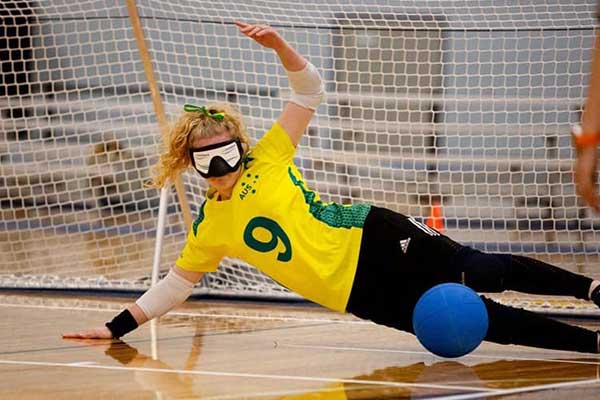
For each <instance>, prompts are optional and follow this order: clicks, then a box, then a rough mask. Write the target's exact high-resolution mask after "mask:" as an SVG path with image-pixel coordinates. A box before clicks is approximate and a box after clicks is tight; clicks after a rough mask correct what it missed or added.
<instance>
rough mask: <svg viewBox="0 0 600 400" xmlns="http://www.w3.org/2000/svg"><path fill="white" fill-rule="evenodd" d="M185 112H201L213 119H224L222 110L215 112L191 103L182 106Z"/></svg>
mask: <svg viewBox="0 0 600 400" xmlns="http://www.w3.org/2000/svg"><path fill="white" fill-rule="evenodd" d="M183 111H185V112H201V113H203V114H204V115H206V116H207V117H211V118H212V119H214V120H215V121H223V120H224V119H225V113H224V112H215V111H214V110H208V109H207V108H206V107H204V106H195V105H193V104H186V105H184V106H183Z"/></svg>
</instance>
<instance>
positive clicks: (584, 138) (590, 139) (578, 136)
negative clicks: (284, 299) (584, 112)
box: [571, 125, 600, 150]
mask: <svg viewBox="0 0 600 400" xmlns="http://www.w3.org/2000/svg"><path fill="white" fill-rule="evenodd" d="M571 138H572V140H573V146H575V148H576V149H577V150H581V149H587V148H588V147H593V146H595V145H597V144H598V143H599V142H600V133H583V131H582V129H581V126H580V125H575V126H574V127H573V129H571Z"/></svg>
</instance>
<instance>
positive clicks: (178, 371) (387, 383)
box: [0, 360, 498, 394]
mask: <svg viewBox="0 0 600 400" xmlns="http://www.w3.org/2000/svg"><path fill="white" fill-rule="evenodd" d="M0 364H6V365H31V366H38V367H67V368H91V369H106V370H115V371H141V372H162V373H166V374H181V375H206V376H219V377H235V378H255V379H279V380H291V381H310V382H325V383H353V384H362V385H377V386H388V387H414V388H426V389H446V390H457V389H459V390H465V391H470V392H482V391H485V392H487V393H488V394H489V393H495V392H497V391H498V389H490V388H481V387H471V386H455V385H435V384H428V383H408V382H390V381H372V380H361V379H343V378H340V379H338V378H321V377H316V376H294V375H271V374H251V373H244V372H218V371H205V370H185V369H166V368H141V367H121V366H118V365H117V366H110V365H100V364H95V365H91V364H80V363H59V362H46V361H19V360H0Z"/></svg>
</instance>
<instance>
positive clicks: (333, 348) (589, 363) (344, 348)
mask: <svg viewBox="0 0 600 400" xmlns="http://www.w3.org/2000/svg"><path fill="white" fill-rule="evenodd" d="M277 345H278V346H279V347H292V348H300V349H302V348H304V349H320V350H348V351H364V352H371V353H400V354H426V355H430V356H432V357H435V356H434V355H433V354H432V353H430V352H428V351H419V350H398V349H378V348H369V347H350V346H322V345H308V344H307V345H304V344H293V343H279V342H278V343H277ZM581 354H583V353H581ZM590 356H591V354H590ZM465 358H483V359H492V360H498V359H503V360H507V359H508V360H522V361H547V362H555V363H565V364H583V365H600V358H598V359H597V361H580V360H564V359H556V358H530V357H514V356H506V355H504V356H486V355H481V354H469V355H466V356H464V358H462V359H465ZM439 359H440V360H447V359H446V358H442V357H439Z"/></svg>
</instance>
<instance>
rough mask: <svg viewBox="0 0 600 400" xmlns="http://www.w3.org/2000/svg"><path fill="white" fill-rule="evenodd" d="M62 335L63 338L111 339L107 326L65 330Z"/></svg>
mask: <svg viewBox="0 0 600 400" xmlns="http://www.w3.org/2000/svg"><path fill="white" fill-rule="evenodd" d="M62 337H63V339H112V338H113V335H112V332H111V331H110V330H108V328H107V327H105V326H103V327H99V328H93V329H86V330H83V331H79V332H66V333H63V334H62Z"/></svg>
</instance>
